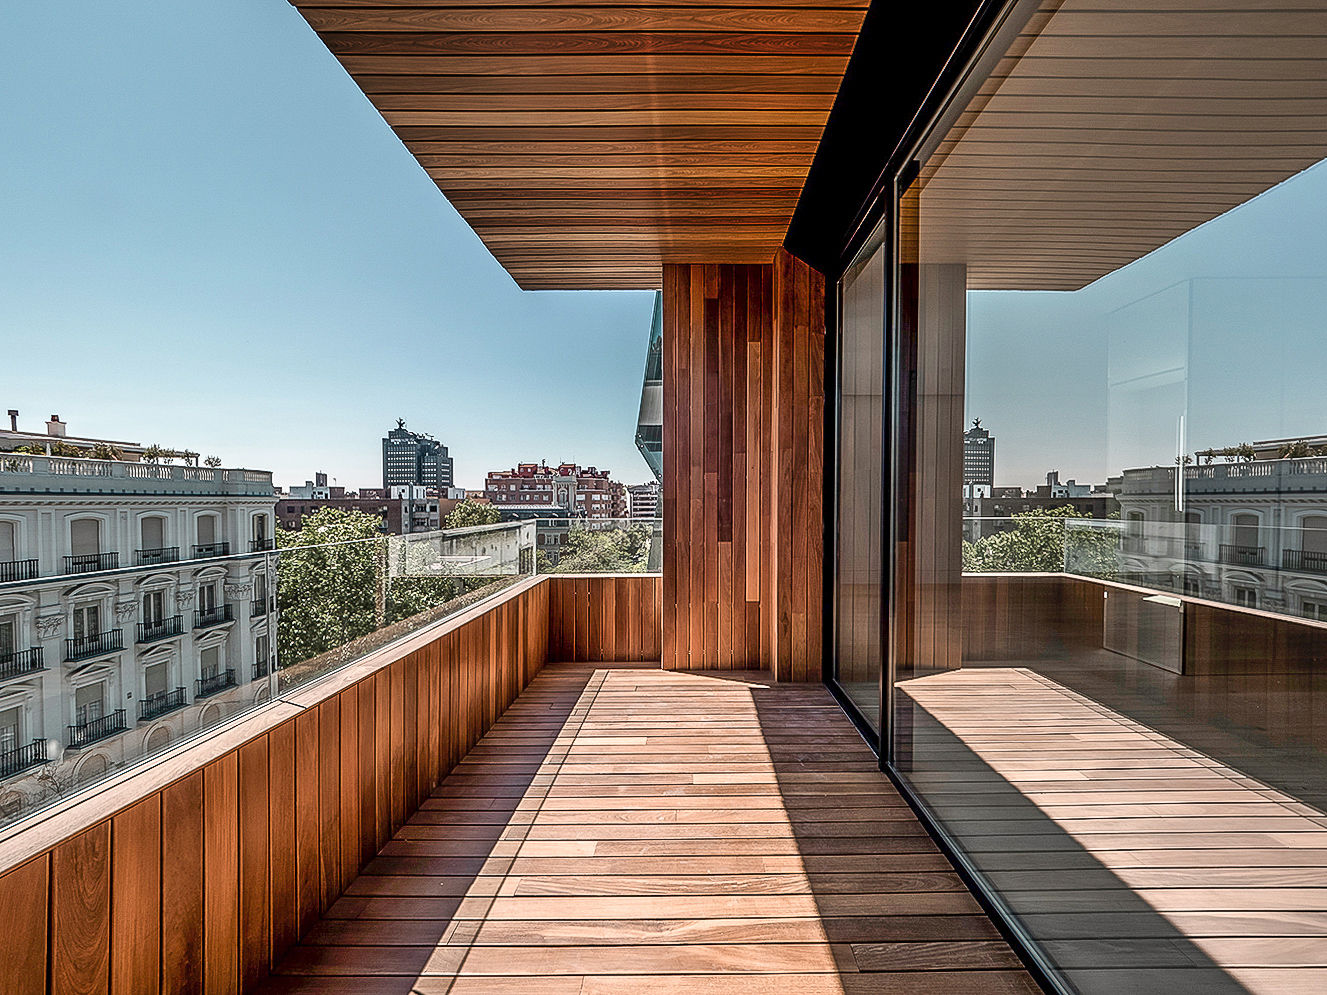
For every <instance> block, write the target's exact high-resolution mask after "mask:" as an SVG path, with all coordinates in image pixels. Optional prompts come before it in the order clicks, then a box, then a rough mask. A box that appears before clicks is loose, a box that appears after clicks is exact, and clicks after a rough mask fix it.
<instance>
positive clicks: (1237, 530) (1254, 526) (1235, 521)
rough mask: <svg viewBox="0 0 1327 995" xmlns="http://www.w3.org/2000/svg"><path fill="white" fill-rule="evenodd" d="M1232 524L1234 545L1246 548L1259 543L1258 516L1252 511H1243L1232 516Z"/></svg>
mask: <svg viewBox="0 0 1327 995" xmlns="http://www.w3.org/2000/svg"><path fill="white" fill-rule="evenodd" d="M1230 524H1231V525H1232V526H1233V527H1232V529H1231V539H1232V542H1233V544H1234V545H1236V546H1243V547H1245V548H1250V549H1251V548H1255V547H1257V545H1258V516H1257V515H1255V514H1253V513H1252V512H1248V511H1242V512H1240V513H1239V514H1238V515H1233V516H1231V519H1230Z"/></svg>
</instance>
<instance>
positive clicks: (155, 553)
mask: <svg viewBox="0 0 1327 995" xmlns="http://www.w3.org/2000/svg"><path fill="white" fill-rule="evenodd" d="M179 559H180V547H179V546H161V547H158V548H157V549H137V550H134V565H135V566H139V567H150V566H154V565H156V564H159V563H176V562H178V561H179Z"/></svg>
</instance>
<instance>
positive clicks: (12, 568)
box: [0, 560, 37, 584]
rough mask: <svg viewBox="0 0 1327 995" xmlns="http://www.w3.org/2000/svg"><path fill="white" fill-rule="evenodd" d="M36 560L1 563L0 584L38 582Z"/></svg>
mask: <svg viewBox="0 0 1327 995" xmlns="http://www.w3.org/2000/svg"><path fill="white" fill-rule="evenodd" d="M36 579H37V561H36V560H5V561H3V562H0V584H4V583H7V582H8V581H11V580H36Z"/></svg>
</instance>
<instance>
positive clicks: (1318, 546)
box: [1299, 515, 1327, 557]
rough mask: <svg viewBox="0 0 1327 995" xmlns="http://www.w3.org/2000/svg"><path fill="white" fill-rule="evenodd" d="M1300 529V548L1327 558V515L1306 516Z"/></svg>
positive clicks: (1300, 524)
mask: <svg viewBox="0 0 1327 995" xmlns="http://www.w3.org/2000/svg"><path fill="white" fill-rule="evenodd" d="M1299 527H1300V541H1299V548H1300V549H1302V550H1303V551H1304V552H1306V553H1318V554H1321V556H1324V557H1327V515H1305V516H1304V518H1303V520H1302V521H1301V522H1300V523H1299Z"/></svg>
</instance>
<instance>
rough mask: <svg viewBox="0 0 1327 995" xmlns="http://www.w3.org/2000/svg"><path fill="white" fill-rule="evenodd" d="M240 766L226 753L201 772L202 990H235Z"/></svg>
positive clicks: (216, 991) (236, 971)
mask: <svg viewBox="0 0 1327 995" xmlns="http://www.w3.org/2000/svg"><path fill="white" fill-rule="evenodd" d="M239 857H240V827H239V764H238V761H237V757H236V754H235V753H233V752H232V753H228V754H227V755H226V756H224V757H222V758H221V759H220V760H217V761H215V762H213V763H210V764H208V765H207V766H206V767H205V768H203V991H204V992H207V993H208V995H213V993H218V995H220V993H225V992H233V991H236V990H237V989H238V988H239V983H240V974H239V939H240V887H239V884H240V882H239V869H240V859H239Z"/></svg>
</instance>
